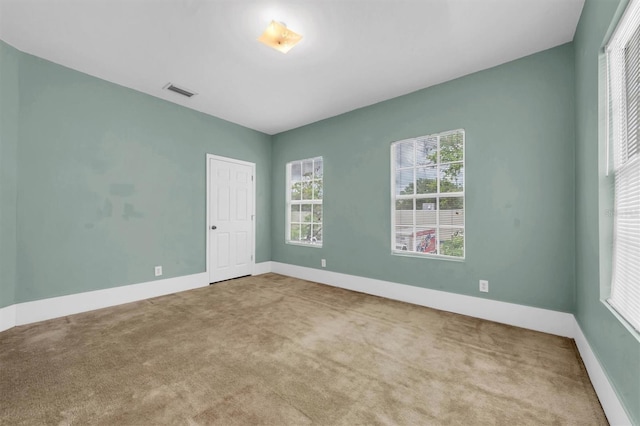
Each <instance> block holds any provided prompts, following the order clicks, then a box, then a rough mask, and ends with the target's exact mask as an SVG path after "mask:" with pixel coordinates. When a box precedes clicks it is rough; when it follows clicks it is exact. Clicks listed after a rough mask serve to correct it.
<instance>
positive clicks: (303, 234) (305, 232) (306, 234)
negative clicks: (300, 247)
mask: <svg viewBox="0 0 640 426" xmlns="http://www.w3.org/2000/svg"><path fill="white" fill-rule="evenodd" d="M300 229H301V231H300V239H301V240H302V241H311V225H305V224H302V225H301V227H300Z"/></svg>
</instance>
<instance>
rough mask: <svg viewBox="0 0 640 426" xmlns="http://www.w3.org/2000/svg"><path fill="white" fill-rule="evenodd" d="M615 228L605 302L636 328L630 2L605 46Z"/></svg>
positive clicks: (638, 157) (637, 5)
mask: <svg viewBox="0 0 640 426" xmlns="http://www.w3.org/2000/svg"><path fill="white" fill-rule="evenodd" d="M607 64H608V77H609V78H608V80H609V81H608V96H609V114H610V117H609V125H610V129H609V137H610V140H609V141H610V143H611V145H612V148H613V178H614V182H615V184H614V225H613V227H614V229H613V235H614V238H613V259H612V271H613V274H612V280H611V295H610V298H609V304H610V305H611V306H612V307H613V308H614V309H615V310H616V311H617V312H618V313H619V314H620V315H621V316H622V317H624V318H625V319H626V320H627V322H628V323H629V324H630V325H631V326H632V327H634V328H635V329H636V330H640V148H639V141H638V136H639V135H638V132H639V126H640V96H639V95H640V1H637V0H635V1H632V2H631V3H630V4H629V6H628V7H627V11H626V12H625V14H624V16H623V17H622V19H621V20H620V23H619V24H618V27H617V28H616V30H615V32H614V34H613V37H612V38H611V41H610V42H609V44H608V45H607Z"/></svg>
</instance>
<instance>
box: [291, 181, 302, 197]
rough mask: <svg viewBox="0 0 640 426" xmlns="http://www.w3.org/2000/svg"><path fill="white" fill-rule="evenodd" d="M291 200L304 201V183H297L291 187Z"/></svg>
mask: <svg viewBox="0 0 640 426" xmlns="http://www.w3.org/2000/svg"><path fill="white" fill-rule="evenodd" d="M291 199H292V200H301V199H302V182H296V183H294V184H292V185H291Z"/></svg>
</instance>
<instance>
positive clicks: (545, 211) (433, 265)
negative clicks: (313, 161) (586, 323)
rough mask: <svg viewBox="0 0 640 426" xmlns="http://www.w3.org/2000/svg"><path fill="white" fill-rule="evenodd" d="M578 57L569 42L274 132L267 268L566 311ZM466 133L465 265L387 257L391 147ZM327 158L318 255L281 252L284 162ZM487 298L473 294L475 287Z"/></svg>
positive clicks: (570, 297) (304, 250)
mask: <svg viewBox="0 0 640 426" xmlns="http://www.w3.org/2000/svg"><path fill="white" fill-rule="evenodd" d="M573 67H574V57H573V45H572V44H565V45H562V46H559V47H557V48H554V49H551V50H547V51H544V52H541V53H538V54H535V55H532V56H529V57H526V58H523V59H520V60H517V61H514V62H510V63H507V64H504V65H501V66H498V67H496V68H492V69H489V70H485V71H482V72H478V73H475V74H472V75H469V76H466V77H463V78H459V79H457V80H454V81H450V82H448V83H444V84H441V85H438V86H435V87H431V88H428V89H425V90H421V91H418V92H415V93H412V94H409V95H406V96H402V97H399V98H395V99H392V100H389V101H386V102H382V103H379V104H376V105H373V106H370V107H366V108H362V109H359V110H356V111H353V112H350V113H347V114H343V115H340V116H338V117H334V118H331V119H327V120H324V121H321V122H318V123H314V124H311V125H308V126H305V127H301V128H298V129H295V130H291V131H288V132H285V133H281V134H278V135H276V136H275V137H274V139H273V188H272V192H273V205H272V209H273V210H272V211H273V213H272V217H273V223H272V226H273V233H272V257H273V260H274V261H278V262H284V263H290V264H295V265H301V266H307V267H312V268H320V259H322V258H324V259H327V269H328V270H331V271H336V272H341V273H346V274H353V275H359V276H364V277H370V278H376V279H381V280H388V281H392V282H398V283H404V284H410V285H414V286H419V287H427V288H432V289H437V290H444V291H449V292H454V293H461V294H469V295H474V296H478V297H488V298H491V299H495V300H501V301H507V302H514V303H520V304H523V305H530V306H536V307H541V308H548V309H555V310H559V311H566V312H571V311H573V308H574V299H575V295H574V278H575V277H574V267H573V266H574V261H575V259H574V254H575V247H574V241H575V239H574V225H573V220H574V214H575V212H574V139H575V135H574V118H575V109H574V88H575V84H574V78H573V75H574V69H573ZM458 128H463V129H465V131H466V182H467V186H466V212H465V213H466V232H465V235H466V238H467V241H466V250H467V251H466V260H465V261H464V262H459V261H446V260H437V259H423V258H411V257H403V256H394V255H392V254H391V218H390V215H391V212H390V161H389V156H390V144H391V142H393V141H396V140H400V139H404V138H408V137H411V136H420V135H427V134H432V133H436V132H441V131H445V130H452V129H458ZM319 155H322V156H323V157H324V188H325V198H324V223H323V225H324V227H323V236H324V246H323V247H322V248H321V249H318V248H311V247H300V246H294V245H288V244H285V242H284V236H285V190H284V188H285V164H286V163H287V162H288V161H291V160H297V159H302V158H308V157H314V156H319ZM479 279H487V280H489V286H490V292H489V293H488V294H486V295H485V294H484V293H479V292H478V280H479Z"/></svg>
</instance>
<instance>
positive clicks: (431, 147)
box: [416, 136, 438, 166]
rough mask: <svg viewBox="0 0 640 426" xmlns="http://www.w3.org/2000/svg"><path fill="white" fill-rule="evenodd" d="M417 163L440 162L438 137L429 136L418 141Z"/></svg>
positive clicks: (422, 164)
mask: <svg viewBox="0 0 640 426" xmlns="http://www.w3.org/2000/svg"><path fill="white" fill-rule="evenodd" d="M416 151H417V152H416V163H417V165H419V166H426V165H430V164H436V163H437V162H438V138H437V137H436V136H428V137H426V138H420V139H418V140H417V142H416Z"/></svg>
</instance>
